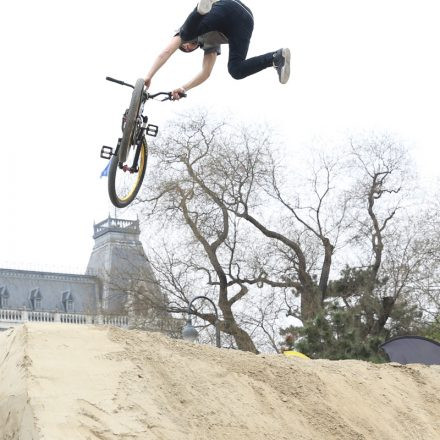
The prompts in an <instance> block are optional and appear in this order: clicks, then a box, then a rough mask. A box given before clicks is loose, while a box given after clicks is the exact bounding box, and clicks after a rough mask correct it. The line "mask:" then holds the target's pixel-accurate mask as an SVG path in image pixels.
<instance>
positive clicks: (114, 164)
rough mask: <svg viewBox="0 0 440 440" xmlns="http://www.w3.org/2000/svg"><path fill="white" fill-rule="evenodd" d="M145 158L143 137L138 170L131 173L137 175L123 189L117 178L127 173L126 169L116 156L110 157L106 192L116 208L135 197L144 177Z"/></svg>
mask: <svg viewBox="0 0 440 440" xmlns="http://www.w3.org/2000/svg"><path fill="white" fill-rule="evenodd" d="M147 160H148V145H147V143H146V141H145V139H144V140H143V141H142V145H141V151H140V154H139V161H138V163H139V170H138V172H137V173H133V174H137V176H136V178H135V179H134V182H133V184H130V185H128V186H129V187H128V188H127V189H126V190H125V189H124V188H123V187H120V185H119V184H118V182H117V180H118V175H122V173H127V171H124V170H123V169H121V168H120V167H119V158H118V156H113V157H112V159H111V162H110V168H109V172H108V194H109V197H110V200H111V202H112V203H113V205H114V206H116V207H117V208H125V207H127V206H128V205H129V204H130V203H131V202H132V201H133V200H134V199H135V198H136V196H137V194H138V192H139V190H140V188H141V186H142V182H143V180H144V177H145V170H146V169H147ZM128 173H129V172H128Z"/></svg>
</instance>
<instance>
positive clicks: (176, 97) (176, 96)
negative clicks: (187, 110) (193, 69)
mask: <svg viewBox="0 0 440 440" xmlns="http://www.w3.org/2000/svg"><path fill="white" fill-rule="evenodd" d="M184 93H186V90H185V89H184V88H183V87H179V88H177V89H174V90H173V91H172V92H171V94H172V95H173V101H178V100H179V99H180V98H181V97H182V96H181V95H180V94H184Z"/></svg>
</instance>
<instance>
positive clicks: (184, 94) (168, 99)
mask: <svg viewBox="0 0 440 440" xmlns="http://www.w3.org/2000/svg"><path fill="white" fill-rule="evenodd" d="M105 79H106V80H107V81H111V82H114V83H116V84H120V85H121V86H127V87H131V88H132V89H134V86H133V85H131V84H128V83H126V82H124V81H121V80H119V79H115V78H112V77H110V76H106V77H105ZM160 95H165V96H166V97H165V98H163V99H161V101H171V100H172V97H173V94H172V93H171V92H159V93H155V94H153V95H152V94H150V93H147V99H154V98H157V97H158V96H160ZM179 96H180V97H181V98H186V96H187V95H186V93H179Z"/></svg>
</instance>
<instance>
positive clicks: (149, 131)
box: [145, 124, 159, 137]
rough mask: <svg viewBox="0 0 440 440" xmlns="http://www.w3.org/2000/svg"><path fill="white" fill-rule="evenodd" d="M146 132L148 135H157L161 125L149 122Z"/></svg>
mask: <svg viewBox="0 0 440 440" xmlns="http://www.w3.org/2000/svg"><path fill="white" fill-rule="evenodd" d="M145 132H146V133H147V135H148V136H153V137H156V136H157V133H158V132H159V127H158V126H157V125H153V124H148V125H147V129H146V131H145Z"/></svg>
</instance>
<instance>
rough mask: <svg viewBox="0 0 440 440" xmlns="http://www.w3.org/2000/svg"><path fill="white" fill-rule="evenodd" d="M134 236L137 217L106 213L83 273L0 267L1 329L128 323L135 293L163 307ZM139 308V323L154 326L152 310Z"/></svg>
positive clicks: (137, 232) (134, 317) (134, 316)
mask: <svg viewBox="0 0 440 440" xmlns="http://www.w3.org/2000/svg"><path fill="white" fill-rule="evenodd" d="M139 235H140V228H139V222H138V221H133V220H122V219H116V218H111V217H109V218H107V219H106V220H104V221H102V222H100V223H98V224H95V225H94V235H93V238H94V240H95V245H94V248H93V250H92V253H91V256H90V259H89V264H88V266H87V270H86V274H84V275H75V274H68V273H53V272H38V271H27V270H15V269H1V268H0V330H5V329H7V328H9V327H12V326H15V325H18V324H21V323H24V322H29V321H31V322H32V321H39V322H60V323H72V324H98V325H99V324H112V325H117V326H121V327H130V326H133V325H134V323H135V321H139V316H137V311H136V309H135V307H134V303H135V300H134V298H138V296H139V292H142V296H143V298H147V299H148V298H150V299H151V301H150V302H149V303H154V304H155V305H156V306H157V305H158V304H161V305H162V306H164V307H163V310H165V309H166V307H165V305H166V298H165V297H164V296H163V295H162V294H161V292H160V289H159V287H158V284H157V282H156V279H155V276H154V273H153V270H152V268H151V265H150V263H149V261H148V259H147V257H146V255H145V252H144V249H143V247H142V244H141V242H140V240H139ZM138 312H139V313H141V314H142V319H143V321H144V324H145V325H144V327H147V328H149V329H151V330H155V329H159V328H158V327H160V326H158V325H156V324H157V322H156V321H157V319H156V317H154V318H153V314H152V313H150V315H151V316H150V317H149V316H148V313H147V311H146V310H145V308H144V310H142V311H138Z"/></svg>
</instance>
